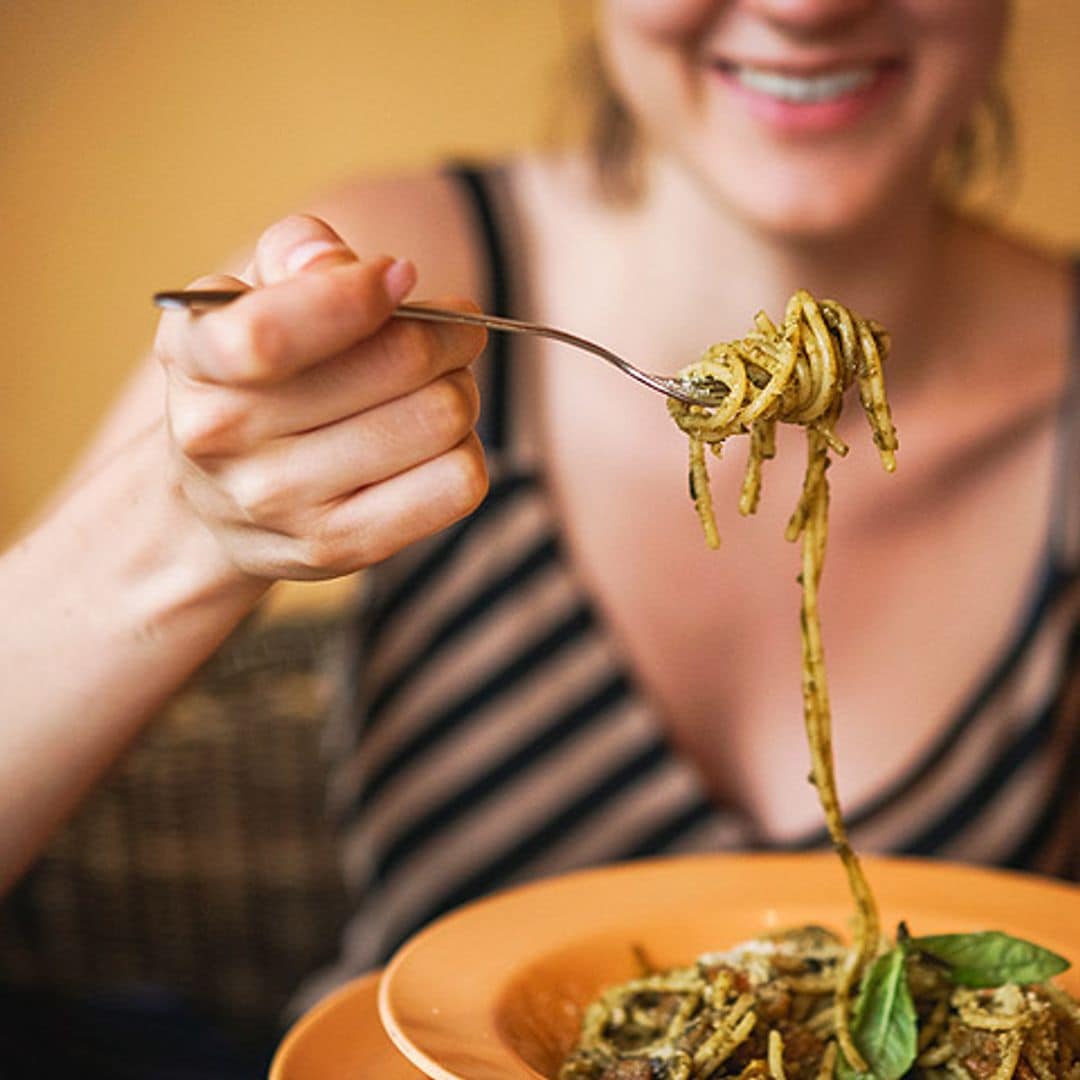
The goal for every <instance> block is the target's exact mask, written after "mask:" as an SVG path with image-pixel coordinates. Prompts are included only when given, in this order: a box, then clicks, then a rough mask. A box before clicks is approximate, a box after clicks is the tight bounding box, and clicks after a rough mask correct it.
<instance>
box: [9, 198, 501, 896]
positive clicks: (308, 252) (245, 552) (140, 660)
mask: <svg viewBox="0 0 1080 1080" xmlns="http://www.w3.org/2000/svg"><path fill="white" fill-rule="evenodd" d="M248 276H249V280H250V282H251V283H252V284H253V285H254V286H255V287H254V288H252V289H251V291H250V293H249V295H247V296H244V297H243V298H242V299H240V300H238V301H235V302H234V303H233V304H231V305H229V306H228V307H227V308H224V309H221V310H219V311H214V312H211V313H207V314H202V315H188V314H171V315H166V316H165V317H163V319H162V321H161V326H160V329H159V333H158V336H157V339H156V342H155V350H154V352H155V357H156V359H157V360H158V361H159V362H160V368H161V371H162V372H163V374H164V380H163V395H160V394H159V393H158V390H157V389H155V388H154V385H153V383H154V379H153V378H151V377H147V378H146V381H145V382H144V383H143V388H142V390H140V391H137V392H136V393H135V394H134V395H133V396H132V397H131V398H130V399H129V400H128V403H127V404H126V405H125V406H123V407H122V408H121V409H120V411H119V412H118V413H117V414H116V416H115V419H114V420H113V422H112V423H111V424H110V425H109V426H108V431H107V434H106V436H105V437H104V438H103V439H102V440H100V441H99V444H98V446H97V448H96V449H95V450H94V451H93V452H92V453H91V454H90V455H89V456H88V458H87V460H86V461H85V462H84V464H83V466H82V467H81V468H80V469H79V470H78V471H77V473H76V476H75V479H74V480H73V481H72V482H71V483H70V484H69V485H68V486H67V487H66V489H65V491H64V493H63V494H62V495H61V497H60V498H59V499H58V500H57V501H56V502H55V503H54V505H53V506H52V507H51V509H50V510H49V511H48V512H47V513H46V515H45V516H44V517H43V518H42V519H41V520H40V521H39V522H38V524H37V525H36V527H35V528H33V530H32V531H30V532H29V533H28V534H27V535H26V536H25V537H24V538H23V539H22V540H20V541H19V542H18V543H16V544H15V546H14V547H13V548H12V549H11V550H10V551H8V552H7V553H6V554H5V555H4V556H3V557H2V558H0V596H3V597H4V600H5V603H4V607H3V609H2V610H0V656H2V657H3V661H2V664H3V670H4V675H3V691H2V695H0V792H3V799H2V802H0V889H3V888H5V887H6V886H7V885H8V884H10V882H11V881H12V880H14V878H15V877H16V876H17V875H18V874H19V873H20V872H21V870H22V869H23V867H25V865H26V864H27V863H28V862H29V860H30V859H31V858H32V857H33V855H34V853H35V852H36V851H37V850H38V849H39V848H40V847H41V845H42V844H43V843H44V842H45V840H46V839H47V837H48V836H49V835H50V833H51V831H52V830H53V829H54V828H55V827H56V826H57V825H58V824H59V823H60V822H61V821H62V820H63V819H64V818H65V816H66V815H67V814H68V813H69V812H70V811H71V810H72V808H73V807H74V806H75V805H76V804H77V803H78V801H79V799H80V798H81V797H82V796H83V795H84V794H85V792H86V791H87V790H88V788H89V787H90V786H91V785H92V784H93V783H94V781H95V780H96V779H97V778H98V777H99V776H100V774H101V772H102V771H103V770H104V769H105V768H106V767H107V766H108V765H109V764H110V763H111V762H112V761H113V760H114V759H115V757H116V756H117V754H118V753H120V751H121V750H122V749H123V748H124V747H125V746H126V745H127V744H128V743H129V741H130V740H131V738H132V737H133V736H134V735H135V734H136V733H137V731H138V730H139V728H140V727H141V725H142V724H143V723H144V722H145V721H146V719H147V718H148V717H149V716H150V715H152V714H153V712H154V710H155V709H156V708H157V707H158V706H159V705H160V704H161V703H162V702H163V701H164V700H165V698H166V697H167V696H168V695H169V694H170V693H172V692H173V690H175V688H176V687H177V686H178V685H179V684H180V683H182V682H183V680H184V679H185V678H186V677H187V676H188V675H189V674H190V673H191V672H192V671H194V670H195V668H197V667H198V666H199V664H200V663H202V661H203V660H205V659H206V658H207V657H208V656H209V655H210V654H211V653H212V652H213V651H214V649H215V648H216V646H217V645H218V644H219V643H220V642H221V641H222V639H223V638H224V637H225V636H226V635H227V634H228V633H229V631H230V630H231V629H232V628H233V627H234V626H235V625H236V623H237V622H238V621H239V620H240V619H241V618H243V616H244V615H245V614H246V613H247V612H248V611H250V610H251V608H252V607H253V606H254V605H255V604H256V603H257V602H258V600H259V598H260V597H261V596H262V595H263V593H264V592H265V591H266V589H267V588H268V586H269V584H270V583H271V582H272V581H274V580H277V579H280V578H298V579H303V578H309V579H310V578H322V577H331V576H336V575H339V574H343V573H349V572H352V571H354V570H356V569H359V568H361V567H363V566H366V565H369V564H370V563H372V562H375V561H377V560H379V559H381V558H384V557H385V556H387V555H388V554H390V553H391V552H393V551H395V550H397V549H398V548H400V547H402V546H404V545H406V544H408V543H410V542H412V541H413V540H415V539H418V538H419V537H421V536H424V535H427V534H428V533H430V532H433V531H435V530H437V529H439V528H442V527H444V526H445V525H447V524H449V523H450V522H451V521H453V520H456V519H457V518H459V517H461V516H462V515H463V514H465V513H468V512H469V510H471V509H472V508H473V507H474V506H475V505H476V503H477V502H478V501H479V500H480V499H481V498H482V497H483V494H484V491H485V489H486V474H485V472H484V467H483V458H482V453H481V451H480V448H479V444H478V443H477V441H476V438H475V435H474V434H473V432H472V427H473V425H474V423H475V420H476V412H477V400H476V389H475V384H474V383H473V381H472V377H471V374H470V372H469V370H468V365H469V364H470V362H471V361H472V360H473V359H474V358H475V356H476V354H477V353H478V352H479V350H480V348H482V345H483V335H482V333H477V332H476V331H474V330H471V329H469V328H465V327H433V326H422V325H420V324H417V323H406V322H403V321H402V320H394V319H390V318H389V316H390V313H391V311H392V309H393V307H394V305H395V304H396V303H397V302H398V301H399V300H400V299H401V298H402V296H404V295H405V293H406V292H407V291H408V290H409V288H410V287H411V285H412V282H413V280H414V274H413V272H412V270H411V268H410V267H409V266H408V264H402V263H394V262H393V260H391V259H387V258H382V259H371V260H360V259H358V258H357V257H356V256H355V255H354V254H353V253H352V252H351V251H350V250H349V249H348V248H347V247H346V246H345V245H344V244H343V242H342V241H341V240H340V238H339V237H338V236H337V235H336V234H335V233H333V231H332V230H330V229H329V227H328V226H326V225H325V224H323V223H322V222H320V221H318V220H316V219H312V218H304V217H296V218H290V219H286V220H285V221H284V222H281V223H279V224H278V225H277V226H274V227H272V228H271V229H270V230H268V231H267V233H265V234H264V236H263V237H262V239H261V240H260V242H259V245H258V247H257V249H256V254H255V258H254V261H253V263H252V266H251V268H250V271H249V275H248ZM232 283H233V284H237V285H243V284H244V283H243V282H239V281H236V280H235V279H232ZM160 385H161V384H160V383H159V386H160ZM162 396H163V397H164V406H163V408H162V407H160V406H155V404H154V403H155V402H156V401H160V400H161V397H162ZM155 411H156V413H157V415H155ZM129 432H130V433H129Z"/></svg>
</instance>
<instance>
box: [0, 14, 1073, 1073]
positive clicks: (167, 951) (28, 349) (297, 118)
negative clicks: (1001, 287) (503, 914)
mask: <svg viewBox="0 0 1080 1080" xmlns="http://www.w3.org/2000/svg"><path fill="white" fill-rule="evenodd" d="M972 2H977V0H972ZM588 8H589V4H588V3H587V0H392V2H387V0H308V2H305V3H302V4H301V3H296V2H295V0H185V2H184V3H180V2H177V0H78V2H76V0H0V56H2V57H3V61H2V63H0V242H2V243H0V256H2V258H0V328H2V341H3V354H2V356H0V545H3V544H5V543H7V542H9V541H10V540H12V539H13V538H14V536H15V535H16V534H17V532H18V530H19V529H20V528H22V527H24V526H25V525H26V523H27V522H28V521H29V520H30V518H31V517H32V515H33V514H34V513H35V512H36V511H38V510H40V508H41V507H42V505H43V503H44V501H45V499H46V497H47V495H48V493H49V491H50V489H51V488H52V487H53V486H54V485H55V484H56V483H57V482H58V481H59V480H60V478H61V477H62V476H63V474H64V471H65V470H66V469H67V468H68V467H69V465H70V464H71V463H72V461H73V459H74V458H75V456H76V454H77V453H78V450H79V448H80V446H81V445H82V444H83V443H84V442H85V441H86V439H87V438H88V437H89V435H90V433H91V432H92V430H93V428H94V425H95V423H96V422H97V420H98V419H99V418H100V416H101V414H102V412H103V411H104V410H105V408H106V406H107V404H108V402H109V400H110V398H111V397H112V396H113V395H114V393H115V392H116V390H117V388H118V387H119V385H120V384H121V382H122V381H123V379H124V377H125V375H126V373H127V372H128V371H129V370H130V369H131V367H132V365H133V364H134V363H135V362H136V361H137V359H138V357H139V356H140V354H141V353H142V351H143V350H144V349H145V347H146V345H147V343H148V342H149V340H150V338H151V335H152V333H153V327H154V322H155V313H154V310H153V308H152V307H151V304H150V294H151V292H153V291H154V290H155V289H157V288H166V287H176V286H181V285H183V284H184V283H186V282H187V281H189V280H190V279H192V278H193V277H195V276H197V275H199V274H201V273H204V272H206V271H207V270H210V269H213V268H215V267H216V266H218V265H220V264H221V263H222V261H223V260H225V259H227V258H229V257H230V256H232V255H233V254H235V253H236V252H237V251H238V250H239V249H242V248H244V247H245V246H246V245H248V244H249V243H250V241H251V240H252V239H253V238H254V237H255V236H256V235H257V234H258V232H259V231H260V230H261V229H262V228H263V227H264V226H265V225H267V224H268V223H269V222H271V221H272V220H274V219H275V218H276V217H278V216H280V215H281V214H283V213H285V212H287V211H288V210H290V209H291V208H293V207H294V206H296V205H297V204H298V203H302V202H305V201H306V200H307V199H308V198H310V197H311V196H312V195H315V194H318V193H319V192H320V191H321V190H322V189H324V188H325V187H327V186H328V185H332V184H333V183H334V182H335V181H336V180H338V179H341V178H343V177H345V176H347V175H348V174H350V173H354V172H356V171H358V170H360V171H366V172H387V171H393V170H399V169H408V168H412V167H416V166H420V165H425V164H430V163H434V162H438V161H440V160H444V159H446V158H447V157H462V156H474V157H480V158H488V157H495V156H499V155H503V154H506V153H509V152H513V151H514V150H516V149H518V148H522V147H525V146H529V145H533V144H535V143H536V142H537V141H538V140H540V139H542V138H544V137H545V134H546V133H547V132H548V131H549V130H550V127H551V125H552V121H553V109H552V103H553V101H554V100H556V99H557V98H558V96H559V94H558V91H559V86H560V83H561V82H562V81H564V79H565V66H564V63H565V59H566V55H567V53H568V51H569V50H570V49H571V48H572V46H573V44H574V42H575V40H576V38H577V36H578V35H579V34H580V33H581V31H582V28H583V24H584V21H585V19H586V17H587V15H588ZM1078 53H1080V4H1077V3H1075V2H1069V3H1050V2H1047V0H1018V2H1017V3H1016V4H1015V32H1014V35H1013V41H1012V48H1011V51H1010V56H1009V61H1008V65H1007V70H1006V80H1005V81H1006V88H1007V91H1008V94H1009V96H1010V98H1011V100H1012V103H1013V106H1014V110H1015V113H1016V119H1017V128H1018V150H1019V154H1018V157H1019V174H1018V183H1017V185H1016V187H1015V190H1014V192H1013V195H1012V198H1011V201H1010V202H1009V203H1008V204H1007V205H1006V206H1005V207H1004V208H1003V210H1002V214H1003V216H1004V217H1005V219H1006V220H1007V222H1008V223H1009V224H1010V225H1011V226H1012V227H1014V228H1015V229H1016V230H1019V231H1021V232H1023V233H1026V234H1030V235H1034V236H1035V237H1036V238H1038V239H1039V240H1040V241H1041V242H1043V243H1044V244H1046V245H1047V246H1049V247H1052V248H1056V249H1060V250H1075V251H1080V198H1078V189H1077V181H1076V177H1077V175H1080V138H1078V135H1080V132H1078V130H1077V122H1076V102H1077V101H1078V100H1080V86H1078V76H1077V74H1076V59H1075V58H1076V56H1077V54H1078ZM401 254H403V255H408V252H402V253H401ZM328 590H329V591H328ZM275 595H276V597H277V601H276V602H277V603H278V604H280V608H275V609H273V611H272V613H274V612H276V611H278V610H281V611H284V612H285V613H287V614H288V615H289V616H290V617H289V618H282V619H280V620H279V619H274V618H271V619H267V620H265V622H266V624H267V627H268V628H266V629H263V630H260V632H258V633H256V634H253V635H252V634H249V635H247V636H245V635H243V634H241V635H238V636H237V637H236V638H235V640H234V641H233V642H232V643H231V644H230V647H229V648H228V649H224V650H222V652H221V653H220V654H219V655H218V656H216V657H215V658H214V659H213V660H212V661H211V662H210V663H209V664H208V665H206V667H205V668H204V669H203V671H201V672H200V673H199V675H198V676H197V678H195V679H194V680H193V681H192V683H191V684H190V685H189V686H187V687H185V688H184V690H183V691H182V692H181V693H180V694H178V695H177V697H176V699H175V700H174V701H173V702H171V703H170V704H169V706H168V707H167V708H166V710H165V711H164V712H165V715H164V716H163V717H162V718H160V720H159V722H157V723H155V724H154V725H151V727H149V728H148V729H147V730H146V732H145V734H144V735H143V736H142V738H141V739H140V741H139V743H138V745H137V747H136V748H135V749H134V750H133V751H132V752H131V753H130V754H129V755H128V756H127V758H126V759H125V760H124V761H123V762H122V763H121V764H120V765H118V766H117V767H116V768H115V769H114V770H113V771H112V773H111V774H110V777H109V779H108V782H107V783H106V784H104V785H103V786H102V788H101V789H100V790H99V791H98V792H97V793H96V794H95V796H94V798H93V799H91V800H90V801H89V802H88V803H87V804H86V805H85V806H84V807H83V808H82V810H80V812H79V814H78V815H77V816H76V818H75V819H74V820H73V821H72V822H71V823H70V825H69V826H68V827H67V828H66V829H65V830H64V831H63V832H62V834H61V835H59V836H58V837H57V838H56V840H55V842H54V843H53V844H52V845H51V846H50V848H49V850H48V851H47V852H46V853H45V855H44V856H43V857H42V858H41V859H40V860H39V862H38V864H37V865H36V866H35V867H34V868H33V870H32V871H31V872H30V873H29V874H28V875H27V876H26V877H25V878H24V879H23V881H22V882H21V883H20V885H19V887H18V888H17V889H16V890H15V892H14V893H13V894H12V895H11V896H9V897H8V898H6V899H5V900H4V901H3V903H2V904H0V1007H3V1008H5V1009H6V1010H7V1011H6V1012H5V1015H6V1016H7V1017H8V1018H9V1019H10V1018H11V1016H12V1013H11V1008H12V1006H11V1004H10V1001H11V1000H14V1001H17V1002H20V1003H21V1005H20V1006H19V1007H20V1008H21V1009H22V1010H23V1011H22V1012H21V1013H20V1012H16V1013H15V1014H14V1015H15V1017H16V1021H17V1022H13V1023H9V1024H8V1025H6V1027H5V1026H4V1025H0V1060H4V1061H5V1068H7V1066H8V1064H9V1063H10V1062H11V1061H21V1060H22V1059H21V1058H20V1057H19V1056H18V1055H19V1054H21V1053H24V1052H26V1053H30V1054H34V1053H37V1052H38V1047H39V1046H46V1045H49V1044H50V1043H51V1044H52V1045H54V1046H55V1045H56V1044H55V1040H54V1039H52V1038H51V1037H50V1036H49V1035H48V1032H49V1031H55V1030H56V1024H57V1020H58V1016H59V1015H60V1014H59V1013H58V1010H59V1009H61V1008H62V1007H64V1006H61V1005H59V1004H58V1002H68V1003H70V1002H72V1001H80V1000H85V997H86V995H91V1000H92V1002H93V1003H94V1008H95V1009H100V1008H104V1009H105V1010H106V1014H107V1015H106V1016H105V1019H104V1021H102V1022H99V1021H100V1017H99V1019H98V1020H93V1021H92V1022H89V1026H86V1027H83V1028H78V1027H77V1026H76V1025H77V1024H78V1023H82V1021H77V1020H76V1019H75V1018H74V1017H75V1014H74V1013H72V1014H71V1015H69V1016H68V1017H67V1019H66V1021H65V1022H66V1024H67V1028H66V1030H67V1045H70V1046H74V1047H77V1048H78V1053H79V1054H81V1055H82V1056H81V1057H80V1058H79V1060H78V1068H79V1071H78V1075H81V1076H93V1075H97V1074H96V1073H94V1072H93V1071H92V1068H91V1067H90V1066H89V1065H88V1062H90V1061H91V1059H92V1058H93V1056H94V1053H95V1051H94V1050H93V1047H94V1046H95V1045H96V1043H95V1040H104V1042H102V1044H101V1057H102V1059H103V1060H104V1061H106V1062H107V1064H106V1066H104V1072H103V1073H102V1075H108V1076H111V1077H116V1076H118V1075H120V1073H118V1072H117V1071H116V1062H115V1055H114V1054H113V1053H112V1051H111V1049H110V1047H111V1044H110V1039H111V1038H112V1036H111V1035H110V1031H111V1030H112V1029H111V1028H110V1024H109V1021H108V1010H109V1009H110V1008H111V1006H110V1005H109V1000H110V999H108V998H106V999H105V1003H104V1005H102V997H101V993H102V988H105V989H106V990H107V991H108V992H109V993H114V992H115V993H119V994H128V993H131V992H132V988H134V989H135V990H136V991H138V990H139V988H142V992H140V993H138V994H137V1002H138V1008H140V1009H142V1010H144V1013H145V1011H146V1010H147V1009H149V1010H150V1012H149V1013H146V1016H147V1020H146V1024H145V1025H144V1027H145V1030H146V1031H147V1032H148V1034H147V1038H148V1039H153V1038H155V1037H157V1038H159V1039H160V1038H161V1037H162V1036H160V1030H161V1029H160V1027H158V1028H155V1026H154V1017H153V1010H154V1008H156V1007H157V1006H156V1005H155V1002H158V1003H160V1006H161V1012H162V1015H170V1016H172V1015H175V1014H176V1012H177V1010H178V1009H184V1008H195V1009H197V1010H200V1015H202V1014H203V1013H205V1012H206V1011H209V1013H210V1014H211V1015H212V1016H214V1017H217V1018H219V1019H222V1020H223V1022H224V1021H228V1023H229V1025H230V1027H229V1030H228V1032H227V1033H226V1034H227V1035H228V1037H229V1038H232V1039H235V1038H236V1033H237V1025H238V1024H239V1023H240V1022H243V1024H241V1025H240V1026H241V1027H243V1026H244V1024H247V1025H249V1026H250V1027H251V1028H252V1030H253V1031H254V1034H253V1035H252V1038H251V1044H252V1045H254V1046H255V1051H253V1053H255V1054H256V1056H257V1055H258V1054H261V1053H262V1052H263V1050H264V1049H265V1046H266V1045H267V1044H268V1041H272V1038H273V1029H274V1025H275V1024H276V1022H277V1020H278V1019H279V1018H280V1010H281V1007H282V1005H283V1003H284V1002H285V1001H286V1000H287V998H288V995H289V994H290V992H291V990H292V989H293V988H294V987H295V984H296V981H297V980H298V978H299V977H300V976H301V975H303V974H305V973H307V972H309V971H311V970H312V968H313V967H315V966H316V965H317V964H318V963H320V962H321V961H323V960H325V959H326V958H327V957H328V955H329V954H330V953H331V952H332V950H333V948H334V944H335V939H336V935H337V932H338V928H339V926H340V923H341V920H342V918H343V917H344V913H345V910H346V904H347V901H346V899H345V897H344V895H343V891H342V887H341V882H340V878H339V874H338V870H337V862H336V858H335V850H334V841H333V837H332V836H331V835H330V834H329V831H328V829H327V826H326V823H325V820H324V815H323V812H322V798H323V787H322V785H323V781H324V776H323V771H322V764H321V758H320V753H319V745H320V739H321V734H322V723H323V719H324V717H325V714H326V711H327V709H328V708H329V707H330V706H329V696H328V695H329V686H330V684H331V680H330V679H329V678H328V677H327V675H326V672H327V670H329V667H328V665H330V666H332V664H333V656H332V655H329V656H328V653H332V651H333V648H334V647H335V646H334V644H333V643H334V642H335V641H337V640H338V635H337V634H336V633H335V625H334V622H333V617H331V615H330V614H326V613H328V612H330V611H331V610H333V609H337V607H338V605H336V604H327V603H325V602H324V601H326V600H327V599H328V598H339V597H340V595H341V594H340V591H339V590H338V589H337V588H335V587H332V586H315V585H304V586H299V585H297V586H292V587H289V588H285V589H283V590H282V589H279V590H278V592H277V593H276V594H275ZM309 612H310V613H312V617H309V616H308V613H309ZM315 612H318V617H314V613H315ZM301 614H302V615H303V617H302V618H301V617H299V616H300V615H301ZM59 662H62V658H60V660H59ZM2 719H3V717H2V697H0V720H2ZM148 986H149V987H159V988H160V987H163V986H164V987H171V988H173V990H175V991H177V992H179V993H180V994H181V1000H180V1002H179V1004H178V1003H177V1002H176V1001H175V1000H173V999H161V998H157V997H154V996H153V995H148V994H147V992H146V990H145V988H146V987H148ZM9 991H13V992H14V994H15V996H14V997H13V998H10V999H8V998H5V993H7V992H9ZM39 993H40V994H44V995H46V996H45V997H44V998H42V999H38V998H37V997H35V995H36V994H39ZM58 994H59V995H60V996H59V997H58V996H56V995H58ZM5 1001H6V1002H7V1004H5ZM79 1015H83V1016H84V1015H85V1014H79ZM94 1015H97V1014H94ZM267 1028H269V1029H270V1034H269V1035H267V1034H266V1029H267ZM173 1030H175V1029H173ZM39 1031H40V1033H41V1039H40V1040H37V1041H35V1040H36V1035H35V1033H37V1032H39ZM155 1031H157V1032H159V1034H158V1035H157V1036H155V1034H154V1032H155ZM103 1033H104V1034H103ZM19 1034H22V1035H24V1036H25V1038H24V1039H23V1041H22V1043H20V1044H18V1045H9V1044H8V1043H7V1042H6V1040H7V1039H8V1038H9V1037H12V1038H14V1037H15V1036H17V1035H19ZM230 1045H235V1043H230ZM26 1046H30V1047H31V1049H30V1050H26ZM127 1052H128V1054H129V1057H131V1056H132V1055H135V1054H136V1049H135V1048H134V1047H132V1046H131V1045H130V1044H129V1045H128V1046H127ZM172 1052H174V1053H175V1055H176V1058H175V1062H176V1063H177V1069H176V1071H175V1073H174V1072H170V1074H169V1075H181V1072H180V1071H179V1064H178V1063H179V1062H180V1061H181V1059H182V1057H183V1053H184V1047H183V1045H182V1044H178V1045H177V1046H176V1047H175V1048H174V1049H173V1051H172ZM223 1060H224V1059H223ZM27 1068H28V1071H24V1072H19V1071H18V1069H17V1068H16V1069H15V1071H13V1072H12V1073H11V1075H46V1073H45V1072H44V1071H42V1069H41V1068H40V1066H39V1064H32V1065H31V1066H28V1067H27ZM0 1071H2V1070H0ZM74 1074H75V1073H74V1072H72V1075H74ZM5 1075H8V1074H7V1073H6V1072H5ZM124 1075H128V1074H127V1073H125V1074H124ZM131 1075H136V1074H135V1072H132V1073H131ZM155 1075H160V1074H155ZM217 1075H219V1076H224V1075H226V1073H225V1071H224V1069H222V1070H220V1071H219V1073H218V1074H217ZM245 1075H246V1074H245Z"/></svg>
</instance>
